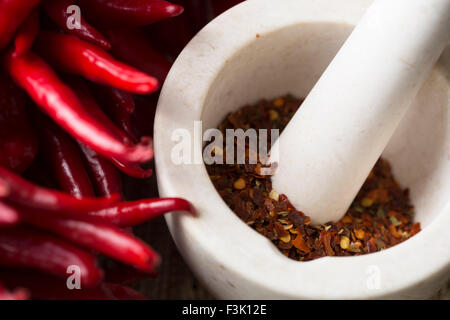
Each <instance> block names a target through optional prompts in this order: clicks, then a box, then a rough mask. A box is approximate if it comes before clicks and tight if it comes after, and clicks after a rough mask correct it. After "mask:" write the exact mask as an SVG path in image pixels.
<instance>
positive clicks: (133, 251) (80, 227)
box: [24, 212, 161, 272]
mask: <svg viewBox="0 0 450 320" xmlns="http://www.w3.org/2000/svg"><path fill="white" fill-rule="evenodd" d="M24 219H25V221H27V222H28V223H31V224H33V225H34V226H36V227H38V228H41V229H44V230H48V231H50V232H52V233H55V234H57V235H59V236H60V237H63V238H65V239H67V240H69V241H70V242H72V243H76V244H78V245H81V246H83V247H86V248H87V249H91V250H94V251H98V252H100V253H103V254H104V255H106V256H109V257H111V258H114V259H116V260H118V261H121V262H123V263H125V264H128V265H131V266H133V267H135V268H137V269H139V270H142V271H145V272H154V270H155V269H156V268H157V267H158V266H159V263H160V260H161V259H160V257H159V255H158V254H157V253H156V252H155V251H153V250H152V249H151V248H150V247H148V246H147V245H146V244H144V243H143V242H142V241H140V240H138V239H136V238H134V237H133V236H132V235H130V234H128V233H126V232H125V231H123V230H121V229H119V228H118V227H116V226H112V225H109V224H105V223H97V222H86V221H78V220H67V219H58V218H54V217H48V216H45V215H41V214H36V213H34V212H32V213H29V212H26V213H24Z"/></svg>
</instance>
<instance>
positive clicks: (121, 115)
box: [95, 86, 138, 142]
mask: <svg viewBox="0 0 450 320" xmlns="http://www.w3.org/2000/svg"><path fill="white" fill-rule="evenodd" d="M95 92H96V93H97V96H98V97H99V99H98V100H99V101H101V102H102V103H101V106H102V109H103V110H105V112H106V113H107V114H108V115H109V116H110V117H111V118H112V119H113V120H114V122H115V123H116V125H118V126H119V128H120V129H122V131H123V132H125V133H126V134H127V136H128V137H129V138H130V139H131V140H132V141H133V142H136V141H138V139H137V138H136V134H135V133H134V129H133V126H132V123H131V114H132V113H133V112H134V108H135V105H134V99H133V96H132V95H131V94H129V93H128V92H125V91H122V90H119V89H116V88H113V87H105V86H96V88H95Z"/></svg>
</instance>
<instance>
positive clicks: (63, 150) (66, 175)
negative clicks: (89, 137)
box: [36, 114, 95, 198]
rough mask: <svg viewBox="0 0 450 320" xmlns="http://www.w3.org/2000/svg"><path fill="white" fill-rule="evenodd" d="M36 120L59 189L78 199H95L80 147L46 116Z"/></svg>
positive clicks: (38, 115) (43, 148) (42, 144)
mask: <svg viewBox="0 0 450 320" xmlns="http://www.w3.org/2000/svg"><path fill="white" fill-rule="evenodd" d="M36 120H37V123H38V125H39V128H40V130H39V135H40V137H41V149H42V150H43V151H44V153H45V154H44V157H45V158H46V160H47V163H48V165H49V168H50V170H51V171H52V173H53V175H54V176H55V177H56V180H57V182H58V185H59V187H60V188H61V189H62V190H63V191H65V192H67V193H69V194H70V195H72V196H74V197H76V198H85V197H94V196H95V193H94V189H93V187H92V184H91V181H90V179H89V176H88V174H87V171H86V168H85V167H84V163H83V158H82V157H81V151H80V149H79V148H78V145H77V144H76V143H75V142H74V141H73V140H71V139H70V137H69V136H67V135H66V134H65V133H64V132H63V131H61V130H60V129H59V128H58V127H57V126H56V125H55V124H54V123H53V122H52V121H51V120H50V119H48V118H46V117H45V116H43V115H41V114H37V115H36Z"/></svg>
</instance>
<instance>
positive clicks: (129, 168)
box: [69, 78, 153, 178]
mask: <svg viewBox="0 0 450 320" xmlns="http://www.w3.org/2000/svg"><path fill="white" fill-rule="evenodd" d="M69 81H70V85H71V87H72V88H73V89H74V90H75V91H76V93H77V95H78V97H79V98H80V99H81V101H82V102H83V105H84V106H85V107H86V109H87V110H89V112H90V114H91V116H92V117H94V118H95V119H96V120H97V121H98V122H100V123H102V124H103V125H104V126H105V127H107V129H108V130H109V131H110V132H111V133H112V134H114V135H115V137H116V138H117V139H120V140H121V141H122V142H123V143H124V144H126V145H131V144H133V143H134V141H133V140H134V139H133V137H130V136H129V135H127V134H126V133H125V132H124V131H122V130H121V129H119V128H117V127H116V126H115V125H114V123H113V122H112V121H111V120H110V119H109V118H108V117H107V116H106V115H105V113H104V112H103V111H102V110H101V109H100V107H99V105H98V104H97V101H96V100H95V98H94V97H93V96H92V95H91V93H90V91H89V88H88V87H87V86H86V84H85V83H84V82H83V81H81V80H80V79H74V78H71V79H69ZM151 143H152V140H151V139H150V138H149V137H142V138H141V144H142V145H147V146H149V148H150V146H151ZM150 149H151V148H150ZM109 160H110V161H111V162H112V163H113V164H114V165H115V166H116V167H117V168H118V169H119V170H120V171H122V172H124V173H125V174H127V175H129V176H131V177H134V178H148V177H149V176H151V175H152V173H153V171H152V170H151V169H143V168H141V166H140V165H139V164H138V163H133V162H130V161H126V160H122V159H119V158H115V157H113V158H110V159H109Z"/></svg>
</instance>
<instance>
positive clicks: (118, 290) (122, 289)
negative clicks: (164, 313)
mask: <svg viewBox="0 0 450 320" xmlns="http://www.w3.org/2000/svg"><path fill="white" fill-rule="evenodd" d="M102 287H103V289H104V290H108V291H109V292H111V294H112V295H113V296H114V297H115V298H116V299H118V300H147V297H146V296H144V295H142V294H141V293H139V292H137V291H136V290H134V289H132V288H129V287H126V286H123V285H120V284H115V283H104V284H103V285H102Z"/></svg>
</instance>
